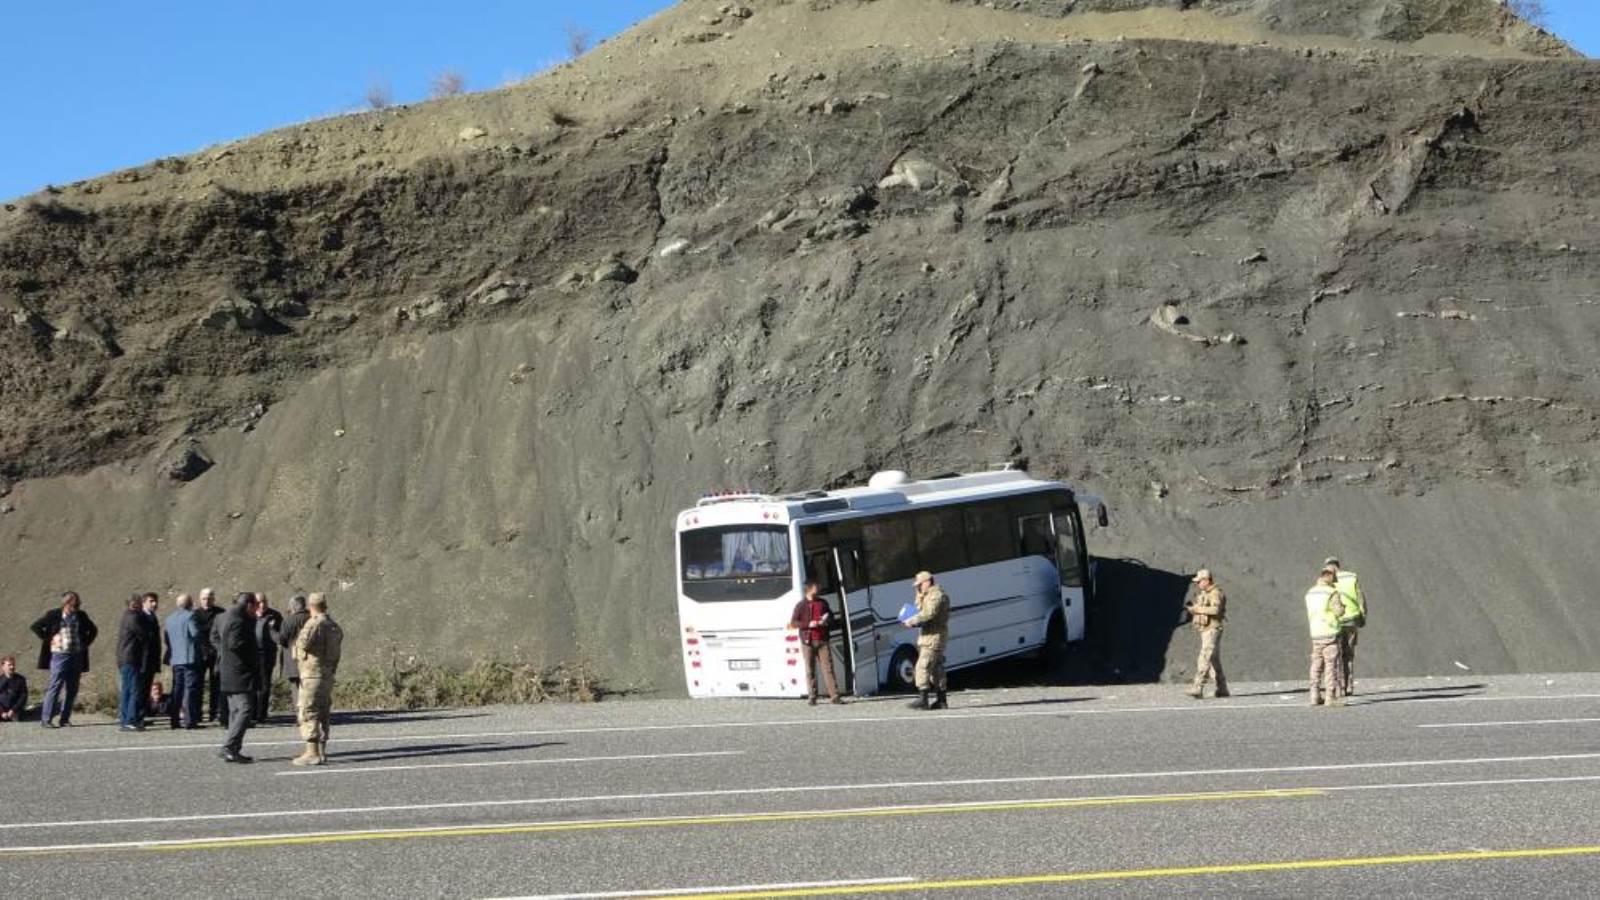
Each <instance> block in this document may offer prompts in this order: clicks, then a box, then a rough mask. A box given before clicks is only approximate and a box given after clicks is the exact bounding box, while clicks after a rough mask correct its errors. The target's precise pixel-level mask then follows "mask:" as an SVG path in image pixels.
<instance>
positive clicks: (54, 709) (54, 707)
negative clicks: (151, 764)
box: [33, 591, 100, 728]
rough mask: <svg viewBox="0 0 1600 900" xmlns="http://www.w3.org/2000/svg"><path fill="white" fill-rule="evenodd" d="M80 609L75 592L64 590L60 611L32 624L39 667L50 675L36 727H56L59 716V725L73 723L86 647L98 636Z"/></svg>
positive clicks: (85, 664) (84, 669) (86, 658)
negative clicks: (73, 707)
mask: <svg viewBox="0 0 1600 900" xmlns="http://www.w3.org/2000/svg"><path fill="white" fill-rule="evenodd" d="M82 606H83V601H82V600H80V599H79V598H78V594H77V592H76V591H67V592H66V593H64V594H62V595H61V608H60V609H52V610H50V611H49V612H47V613H45V614H44V615H42V616H40V617H39V620H38V621H37V622H34V623H33V633H34V635H35V636H36V637H38V638H39V668H41V669H47V670H49V672H50V681H49V683H48V685H47V686H46V687H45V689H44V705H43V707H42V708H41V710H40V713H39V724H40V725H43V726H44V727H45V728H55V727H57V725H56V722H55V718H56V715H57V714H58V713H59V714H60V716H61V725H62V726H66V725H70V724H72V723H71V719H72V705H73V704H74V703H76V702H77V699H78V680H79V679H80V678H82V677H83V673H85V672H87V671H89V645H90V644H92V643H94V639H95V638H96V637H98V636H99V634H100V629H98V628H96V627H95V625H94V620H93V619H91V618H89V614H88V613H86V612H84V611H83V609H82V608H81V607H82Z"/></svg>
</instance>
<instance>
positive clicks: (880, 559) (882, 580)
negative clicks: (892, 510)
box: [861, 515, 917, 585]
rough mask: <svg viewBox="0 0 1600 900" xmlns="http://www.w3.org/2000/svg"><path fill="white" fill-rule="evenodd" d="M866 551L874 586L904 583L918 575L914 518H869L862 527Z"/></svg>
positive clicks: (868, 570) (894, 516) (893, 516)
mask: <svg viewBox="0 0 1600 900" xmlns="http://www.w3.org/2000/svg"><path fill="white" fill-rule="evenodd" d="M861 537H862V542H863V543H865V544H866V549H867V577H868V579H869V580H870V581H871V582H872V583H873V584H875V585H877V584H888V583H889V582H891V581H904V580H906V579H908V578H910V577H911V576H912V575H915V574H916V572H917V541H916V537H915V536H914V535H913V534H912V531H911V517H910V516H907V515H887V516H880V517H878V518H876V519H868V520H867V521H866V522H865V523H864V524H863V525H862V527H861Z"/></svg>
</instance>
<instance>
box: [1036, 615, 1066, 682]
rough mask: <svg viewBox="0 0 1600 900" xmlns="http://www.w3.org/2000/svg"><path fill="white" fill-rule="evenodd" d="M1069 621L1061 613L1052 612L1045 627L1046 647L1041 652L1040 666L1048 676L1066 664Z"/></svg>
mask: <svg viewBox="0 0 1600 900" xmlns="http://www.w3.org/2000/svg"><path fill="white" fill-rule="evenodd" d="M1066 661H1067V622H1066V619H1064V618H1063V617H1062V615H1061V613H1059V612H1056V613H1052V614H1051V616H1050V622H1049V624H1047V625H1046V626H1045V629H1044V647H1043V648H1042V649H1041V650H1040V653H1039V668H1040V670H1041V672H1042V673H1043V674H1045V675H1046V676H1049V675H1053V674H1055V673H1056V672H1057V671H1059V670H1060V669H1061V667H1062V666H1064V665H1066Z"/></svg>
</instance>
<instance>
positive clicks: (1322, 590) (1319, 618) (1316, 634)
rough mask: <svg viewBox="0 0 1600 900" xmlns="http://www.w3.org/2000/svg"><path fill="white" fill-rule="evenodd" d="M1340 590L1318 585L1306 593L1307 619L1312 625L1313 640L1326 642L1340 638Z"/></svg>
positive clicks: (1341, 605)
mask: <svg viewBox="0 0 1600 900" xmlns="http://www.w3.org/2000/svg"><path fill="white" fill-rule="evenodd" d="M1343 606H1344V604H1343V603H1342V602H1341V598H1340V595H1339V589H1338V588H1336V587H1329V586H1328V585H1325V584H1321V583H1318V584H1316V585H1314V586H1313V587H1312V588H1311V590H1309V591H1306V619H1307V621H1309V622H1310V624H1311V639H1312V640H1314V641H1320V640H1326V639H1329V638H1335V637H1338V636H1339V611H1340V610H1341V609H1342V608H1343Z"/></svg>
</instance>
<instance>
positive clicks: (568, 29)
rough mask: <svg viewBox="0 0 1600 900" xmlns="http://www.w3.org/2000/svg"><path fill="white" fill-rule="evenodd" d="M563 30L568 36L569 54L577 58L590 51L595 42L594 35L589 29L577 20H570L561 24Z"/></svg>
mask: <svg viewBox="0 0 1600 900" xmlns="http://www.w3.org/2000/svg"><path fill="white" fill-rule="evenodd" d="M561 31H562V33H563V34H565V35H566V36H567V55H568V56H570V57H572V58H573V59H577V58H578V57H580V56H582V55H584V54H585V53H588V52H589V47H590V46H591V45H592V44H593V39H594V35H593V34H591V33H590V32H589V29H587V28H584V27H583V26H581V25H579V24H578V23H576V22H568V23H567V24H565V25H563V26H561Z"/></svg>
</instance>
